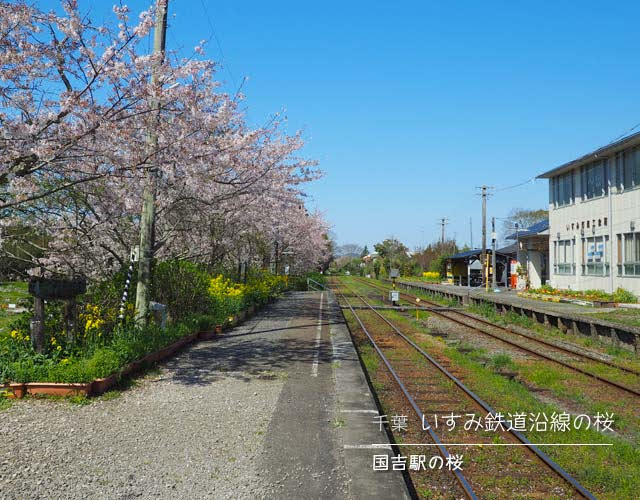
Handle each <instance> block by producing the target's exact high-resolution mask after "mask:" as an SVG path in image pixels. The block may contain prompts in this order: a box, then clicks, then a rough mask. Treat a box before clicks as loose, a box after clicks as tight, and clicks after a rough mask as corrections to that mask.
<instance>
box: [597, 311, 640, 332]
mask: <svg viewBox="0 0 640 500" xmlns="http://www.w3.org/2000/svg"><path fill="white" fill-rule="evenodd" d="M589 316H590V317H594V318H598V319H602V320H605V321H611V322H612V323H619V324H621V325H626V326H636V327H639V328H640V309H618V310H617V311H612V312H601V313H594V314H590V315H589Z"/></svg>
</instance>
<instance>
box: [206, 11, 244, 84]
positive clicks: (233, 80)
mask: <svg viewBox="0 0 640 500" xmlns="http://www.w3.org/2000/svg"><path fill="white" fill-rule="evenodd" d="M200 4H201V5H202V9H203V10H204V14H205V17H206V18H207V22H208V23H209V27H210V28H211V35H209V39H211V37H212V36H213V38H214V40H215V41H216V45H218V50H219V51H220V63H221V64H222V66H223V67H224V69H225V70H227V73H229V78H231V83H233V86H234V87H235V88H238V85H237V83H236V79H235V78H234V77H233V74H232V73H231V69H229V66H228V65H227V64H226V63H225V57H224V50H223V49H222V44H221V43H220V39H219V38H218V35H217V34H216V29H215V27H214V25H213V21H212V20H211V16H210V15H209V10H208V9H207V6H206V4H205V2H204V0H200Z"/></svg>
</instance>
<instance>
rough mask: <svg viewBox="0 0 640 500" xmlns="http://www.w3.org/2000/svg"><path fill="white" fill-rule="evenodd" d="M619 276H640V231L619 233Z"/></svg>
mask: <svg viewBox="0 0 640 500" xmlns="http://www.w3.org/2000/svg"><path fill="white" fill-rule="evenodd" d="M618 276H640V233H626V234H619V235H618Z"/></svg>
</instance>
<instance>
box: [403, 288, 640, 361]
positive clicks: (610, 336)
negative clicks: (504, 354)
mask: <svg viewBox="0 0 640 500" xmlns="http://www.w3.org/2000/svg"><path fill="white" fill-rule="evenodd" d="M396 283H397V284H398V286H399V287H404V288H406V289H415V290H423V291H426V292H432V293H436V294H438V295H441V296H443V297H447V298H452V299H455V300H457V301H458V302H460V303H462V304H478V303H480V302H489V303H493V304H495V306H496V309H498V311H500V312H507V311H514V312H516V313H518V314H522V315H525V316H528V317H530V318H532V319H534V320H535V321H537V322H539V323H541V324H544V325H550V326H553V327H557V328H559V329H560V330H561V331H563V332H571V333H574V334H581V335H586V336H591V337H594V338H599V339H600V340H602V341H604V342H607V343H610V344H612V345H616V346H619V347H622V348H625V349H627V350H631V351H634V352H635V353H636V354H640V328H638V327H634V326H628V325H623V324H620V323H613V322H611V321H606V320H603V319H600V318H594V317H593V314H594V313H598V312H607V311H615V310H616V309H615V308H613V309H612V308H594V307H588V306H581V305H578V304H572V303H562V302H546V301H542V300H534V299H530V298H526V297H519V296H518V295H517V293H516V291H515V290H507V289H501V291H499V292H495V291H489V292H487V291H486V289H485V288H482V289H479V288H469V287H465V286H458V285H448V284H447V285H443V284H431V283H424V282H418V281H409V280H397V281H396Z"/></svg>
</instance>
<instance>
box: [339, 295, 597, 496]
mask: <svg viewBox="0 0 640 500" xmlns="http://www.w3.org/2000/svg"><path fill="white" fill-rule="evenodd" d="M347 288H349V287H348V286H347ZM351 292H352V293H354V294H355V295H357V296H359V294H358V293H357V292H354V291H353V290H351ZM359 298H360V300H362V301H363V302H364V303H365V304H367V305H369V306H370V308H371V310H372V311H373V312H374V313H375V314H376V315H378V316H379V317H380V319H382V320H383V321H384V322H386V323H387V324H388V325H389V326H390V327H391V328H392V329H393V330H394V331H395V332H396V333H397V334H398V335H399V336H400V337H401V338H402V339H404V340H405V341H406V342H407V343H408V344H409V345H411V346H412V347H413V348H414V349H415V350H416V351H417V352H419V353H420V354H421V355H422V356H423V357H424V358H425V359H427V360H428V361H429V362H430V363H431V364H432V365H433V366H435V367H436V368H437V369H438V370H439V371H440V372H441V373H443V374H444V375H445V376H446V377H447V378H448V379H449V380H451V381H452V382H453V383H454V384H455V385H456V386H457V387H459V388H460V389H461V390H462V391H463V392H464V393H465V394H466V395H467V396H469V397H470V398H471V399H473V400H474V401H475V402H476V403H477V404H478V405H480V406H481V407H482V408H483V409H484V410H485V411H487V412H488V413H490V414H491V415H492V416H494V417H496V411H495V410H494V409H493V408H492V407H491V406H489V404H488V403H486V402H485V401H484V400H482V399H481V398H480V397H479V396H478V395H476V394H475V393H474V392H472V391H471V390H470V389H469V388H468V387H467V386H465V385H464V384H463V383H462V382H461V381H460V380H459V379H458V378H457V377H455V376H454V375H452V374H451V373H450V372H449V371H448V370H447V369H446V368H445V367H444V366H442V365H441V364H440V363H438V361H436V360H435V359H434V358H433V357H431V356H430V355H429V354H428V353H427V352H425V351H424V350H423V349H422V348H421V347H419V346H418V345H417V344H415V343H414V342H413V341H412V340H411V339H410V338H408V337H407V336H406V335H405V334H403V333H402V332H401V331H400V330H399V329H398V328H397V327H396V326H395V325H394V324H393V323H391V322H390V321H389V320H388V319H387V318H385V317H384V316H383V315H382V314H380V313H379V312H378V311H376V310H375V309H374V308H373V307H372V306H371V305H370V304H369V302H368V301H367V300H366V299H365V298H363V297H362V296H359ZM345 301H346V299H345ZM346 302H347V304H349V303H348V301H346ZM351 312H352V313H353V314H354V316H355V317H356V319H357V320H358V323H359V324H360V326H361V327H362V329H363V330H364V331H365V333H367V337H369V339H370V340H371V342H372V343H374V341H373V339H372V337H371V336H370V335H369V334H368V332H367V331H366V329H365V328H364V326H363V324H362V322H361V321H360V319H359V318H358V317H357V315H356V313H355V311H354V310H353V309H351ZM374 347H375V348H376V351H378V354H380V355H381V356H382V354H381V353H380V350H379V349H378V347H377V346H375V343H374ZM385 364H386V365H387V367H388V368H389V370H392V369H391V367H390V366H389V364H388V363H387V362H386V361H385ZM394 377H396V378H397V376H396V375H394ZM403 387H404V386H403ZM414 408H415V407H414ZM504 422H505V424H507V427H508V428H509V430H508V431H507V432H509V433H510V434H512V435H513V436H514V437H515V438H516V439H517V440H518V441H520V442H521V443H522V444H524V445H525V446H526V447H527V448H528V449H529V450H531V452H533V453H534V454H535V455H536V456H537V457H538V458H539V459H540V460H542V462H543V463H544V464H546V465H547V466H548V467H549V468H550V469H551V470H552V471H553V472H555V473H556V474H558V475H559V476H560V477H562V479H564V480H565V481H566V482H567V483H568V484H569V485H571V486H572V487H573V488H574V490H575V491H576V492H577V493H578V494H580V495H581V496H583V497H584V498H588V499H590V500H595V497H594V496H593V495H592V494H591V493H590V492H589V491H588V490H587V489H586V488H585V487H584V486H582V485H581V484H580V483H579V482H578V481H577V480H576V479H574V478H573V477H572V476H571V475H570V474H569V473H568V472H567V471H565V470H564V469H563V468H562V467H561V466H560V465H558V464H557V463H556V462H554V461H553V459H552V458H551V457H549V456H548V455H547V454H546V453H544V452H543V451H542V450H540V449H539V448H538V447H537V446H536V445H535V444H533V443H531V441H529V440H528V439H527V438H526V437H525V436H524V435H523V434H522V433H520V432H518V431H516V430H514V429H513V426H512V425H511V422H510V421H508V420H504ZM465 491H466V490H465Z"/></svg>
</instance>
